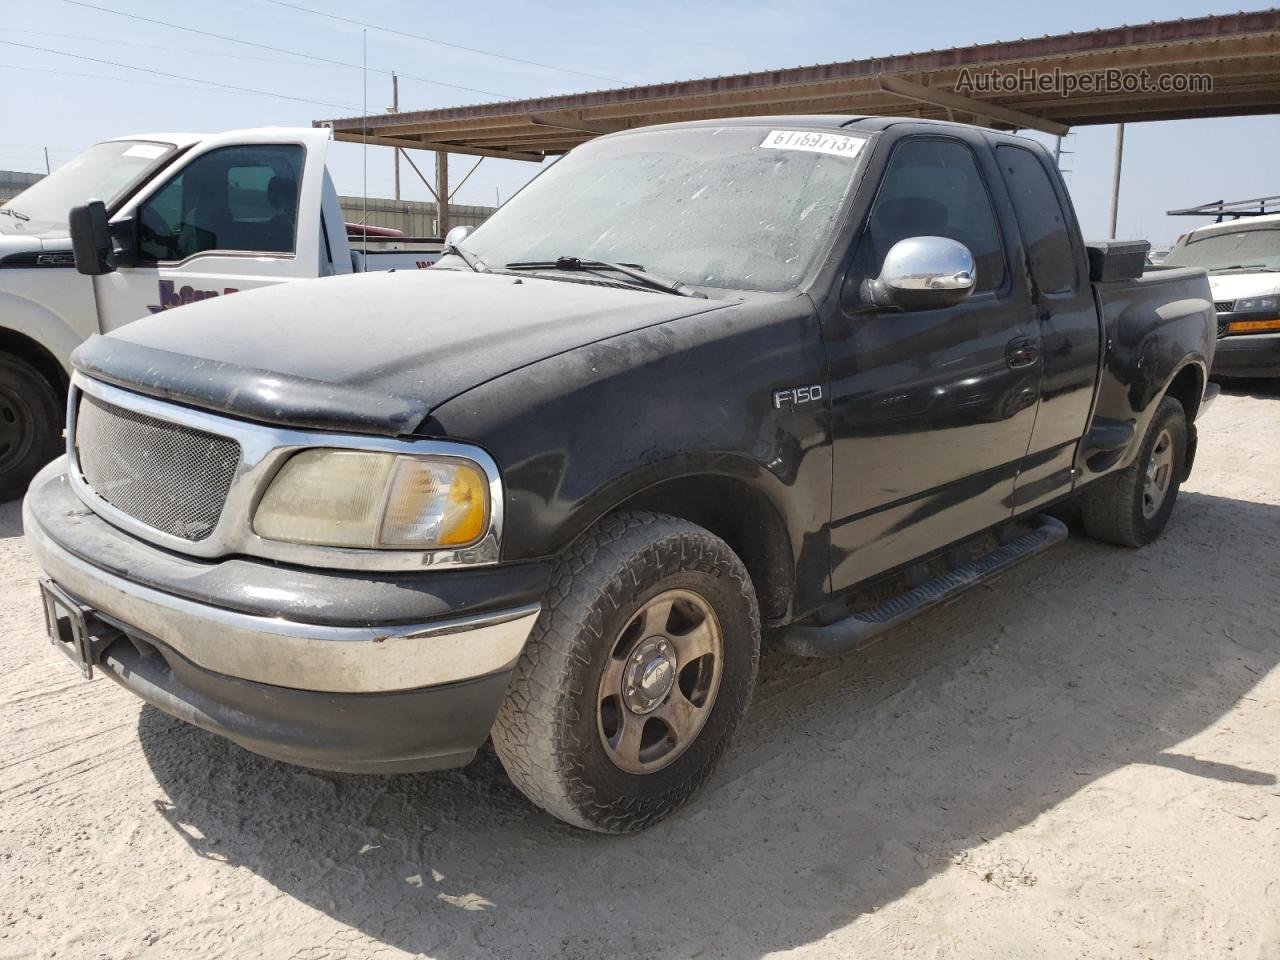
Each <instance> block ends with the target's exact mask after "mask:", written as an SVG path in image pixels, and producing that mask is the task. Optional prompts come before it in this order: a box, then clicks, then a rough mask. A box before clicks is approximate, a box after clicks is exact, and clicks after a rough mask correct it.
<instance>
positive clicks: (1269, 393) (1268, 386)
mask: <svg viewBox="0 0 1280 960" xmlns="http://www.w3.org/2000/svg"><path fill="white" fill-rule="evenodd" d="M1211 379H1212V380H1213V382H1214V383H1216V384H1217V385H1218V386H1220V387H1222V392H1223V393H1225V394H1228V395H1231V396H1236V397H1258V398H1259V399H1262V400H1267V399H1276V398H1280V377H1265V378H1263V377H1254V378H1249V379H1239V378H1235V377H1221V378H1219V377H1212V378H1211Z"/></svg>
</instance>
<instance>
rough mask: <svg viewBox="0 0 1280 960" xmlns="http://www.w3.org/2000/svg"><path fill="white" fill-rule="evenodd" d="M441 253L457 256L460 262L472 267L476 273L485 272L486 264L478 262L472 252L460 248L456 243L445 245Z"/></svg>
mask: <svg viewBox="0 0 1280 960" xmlns="http://www.w3.org/2000/svg"><path fill="white" fill-rule="evenodd" d="M440 253H441V254H442V255H447V254H450V253H452V254H454V255H456V256H457V258H458V259H459V260H461V261H462V262H463V263H465V264H466V265H467V266H468V267H470V268H471V269H472V270H473V271H475V272H476V273H484V272H485V269H486V268H485V265H484V263H483V262H482V261H480V260H477V259H476V255H475V254H474V253H472V252H471V251H470V250H464V249H462V247H460V246H458V245H457V244H456V243H446V244H445V245H444V249H443V250H441V251H440Z"/></svg>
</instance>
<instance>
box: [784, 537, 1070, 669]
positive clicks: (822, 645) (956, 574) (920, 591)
mask: <svg viewBox="0 0 1280 960" xmlns="http://www.w3.org/2000/svg"><path fill="white" fill-rule="evenodd" d="M1029 522H1030V523H1031V524H1032V528H1033V529H1031V530H1030V531H1028V532H1027V533H1024V534H1022V535H1021V536H1019V537H1015V538H1014V539H1013V540H1010V541H1009V542H1008V543H1006V544H1005V545H1004V546H1002V547H998V548H996V549H995V550H992V551H991V552H990V553H987V554H984V555H982V556H981V557H978V558H977V559H976V560H969V561H966V562H965V563H962V564H960V565H959V566H957V567H954V568H952V569H951V570H949V571H948V572H947V573H944V574H941V575H940V576H937V577H934V578H933V579H932V580H930V581H928V582H927V583H922V584H921V585H920V586H918V587H915V588H914V589H911V590H908V591H906V592H905V593H900V594H898V595H897V596H896V597H891V598H890V599H888V600H886V601H884V603H882V604H880V605H879V606H877V607H874V608H872V609H870V610H866V611H863V612H862V613H856V614H853V615H851V616H848V617H845V618H844V619H843V620H837V621H836V622H835V623H828V624H824V625H821V626H806V625H803V624H792V625H790V626H787V627H783V628H782V629H781V630H779V631H778V632H777V633H776V634H774V638H775V640H776V641H777V642H778V643H779V644H781V645H782V648H783V649H784V650H786V651H787V652H789V653H792V654H795V655H796V656H798V657H835V656H840V655H841V654H845V653H852V652H853V651H855V650H858V649H859V648H861V647H865V646H867V645H868V644H869V643H871V642H872V641H873V640H877V639H879V638H880V637H881V636H883V635H884V634H886V633H888V632H889V631H890V630H893V629H894V628H895V627H899V626H901V625H902V624H904V623H906V622H907V621H908V620H910V619H911V618H912V617H915V616H917V615H919V614H921V613H924V612H925V611H926V610H930V609H932V608H933V607H936V606H938V605H939V604H941V603H945V602H946V601H947V600H951V599H952V598H954V597H956V596H957V595H958V594H960V593H963V592H964V591H965V590H968V589H969V588H970V587H972V586H975V585H977V584H979V583H982V582H983V581H984V580H989V579H990V578H992V577H994V576H997V575H998V574H1001V573H1004V571H1006V570H1008V569H1009V568H1010V567H1012V566H1013V565H1014V564H1016V563H1019V562H1021V561H1023V560H1026V559H1027V558H1028V557H1033V556H1035V555H1036V554H1037V553H1041V552H1042V551H1044V550H1047V549H1049V548H1050V547H1051V546H1053V545H1054V544H1055V543H1057V542H1058V541H1059V540H1063V539H1065V538H1066V536H1067V527H1066V525H1065V524H1064V523H1062V521H1060V520H1057V519H1056V518H1054V517H1051V516H1049V515H1048V514H1043V513H1042V514H1039V515H1037V516H1035V517H1033V518H1031V520H1030V521H1029Z"/></svg>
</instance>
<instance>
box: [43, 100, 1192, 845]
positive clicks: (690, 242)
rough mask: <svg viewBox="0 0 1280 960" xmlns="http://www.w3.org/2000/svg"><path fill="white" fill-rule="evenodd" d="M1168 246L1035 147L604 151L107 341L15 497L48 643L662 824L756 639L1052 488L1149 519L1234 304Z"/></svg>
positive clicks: (1001, 545)
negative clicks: (1104, 222)
mask: <svg viewBox="0 0 1280 960" xmlns="http://www.w3.org/2000/svg"><path fill="white" fill-rule="evenodd" d="M73 222H78V223H79V226H78V227H75V228H73V233H74V235H75V244H76V251H77V258H78V261H79V265H80V267H81V269H82V270H85V271H88V272H98V271H101V270H110V269H111V259H112V256H113V253H112V249H111V246H110V241H109V240H108V239H106V238H107V236H108V234H107V232H106V230H105V226H104V225H103V224H100V223H97V221H96V220H95V217H94V215H93V211H92V210H91V209H87V208H86V209H82V210H79V211H77V212H76V213H75V214H74V215H73ZM95 230H96V231H98V232H97V233H95ZM1135 251H1136V254H1135ZM1141 262H1142V250H1141V248H1140V247H1137V248H1134V247H1132V246H1130V247H1125V246H1123V245H1121V246H1115V245H1113V246H1110V247H1108V246H1106V245H1102V246H1097V247H1089V248H1086V245H1085V244H1084V243H1083V242H1082V241H1081V238H1080V232H1079V228H1078V226H1077V224H1076V220H1075V216H1074V214H1073V212H1072V208H1071V204H1070V202H1069V200H1068V197H1067V194H1066V191H1065V189H1064V187H1063V184H1062V182H1061V180H1060V178H1059V176H1058V174H1057V171H1056V170H1055V168H1054V165H1053V163H1052V161H1051V159H1050V157H1049V156H1048V154H1047V153H1046V152H1045V151H1044V150H1043V149H1042V148H1041V147H1040V146H1038V145H1037V144H1036V143H1034V142H1031V141H1029V140H1026V139H1022V138H1019V137H1016V136H1013V135H1009V134H1004V133H998V132H994V131H991V130H985V129H978V128H973V127H967V126H963V125H958V124H945V123H930V122H923V121H916V120H900V119H892V118H855V117H830V116H820V117H766V118H755V119H748V120H727V121H723V122H702V123H687V124H677V125H671V126H661V127H650V128H644V129H639V130H634V131H628V132H624V133H619V134H615V135H611V136H607V137H602V138H599V139H596V140H593V141H591V142H590V143H588V144H586V145H584V146H582V147H579V148H578V149H576V150H574V151H573V152H571V153H570V154H568V155H567V156H565V157H564V158H563V159H561V160H559V161H558V162H557V163H555V164H554V165H551V166H550V167H549V169H548V170H547V171H546V172H544V173H543V174H542V175H541V176H539V177H538V178H536V179H535V180H534V181H533V182H532V183H531V184H530V185H529V186H527V187H526V188H525V189H524V190H523V191H522V192H521V193H519V194H518V195H517V196H515V197H514V198H512V200H511V201H510V202H509V203H508V204H507V205H506V206H504V207H503V208H502V209H501V210H499V211H498V212H497V213H496V214H495V215H494V216H493V218H492V219H491V220H489V221H488V222H487V223H486V224H484V225H483V226H482V227H480V228H479V229H478V230H476V231H475V232H474V233H471V234H469V235H467V234H462V233H458V232H455V234H454V235H452V236H451V237H450V241H449V247H448V253H447V255H446V256H445V257H444V258H443V259H442V260H441V261H440V262H439V264H438V265H437V266H435V267H434V268H433V269H431V270H429V271H421V272H411V273H387V274H381V275H365V276H360V277H352V278H334V279H325V280H316V281H308V282H304V283H298V284H290V285H285V286H280V287H276V288H272V289H266V290H262V291H255V292H251V293H246V294H241V295H239V296H236V297H225V298H218V299H216V300H212V301H206V302H204V303H200V304H195V305H192V306H189V307H186V308H184V309H183V310H181V311H177V312H171V313H166V314H163V315H157V316H156V317H153V318H150V319H147V320H142V321H139V322H137V323H134V324H131V325H129V326H127V327H125V328H123V329H121V330H120V331H118V332H115V333H112V334H110V335H108V336H105V337H97V338H94V339H92V340H90V341H89V342H87V343H86V344H85V345H83V346H82V347H81V348H80V349H79V350H78V351H77V353H76V355H75V357H74V364H75V368H76V373H75V376H74V380H73V384H72V390H71V396H70V400H69V411H70V412H69V418H68V428H67V440H68V449H67V456H66V457H65V458H63V459H61V460H59V461H58V462H56V463H54V464H52V465H50V466H49V467H48V468H47V469H46V470H45V471H44V472H43V473H42V474H41V475H40V476H39V477H37V479H36V480H35V481H34V483H33V484H32V486H31V489H30V491H29V493H28V496H27V499H26V503H25V510H24V518H25V523H26V533H27V537H28V540H29V542H30V545H31V548H32V550H33V552H34V553H35V555H36V557H37V559H38V560H39V562H40V564H41V565H42V566H43V568H44V570H45V571H46V573H47V575H48V579H46V580H44V581H43V582H42V592H43V600H44V604H45V610H46V614H47V618H48V624H49V628H50V633H51V637H52V639H53V642H54V643H55V645H57V646H58V647H59V648H60V649H63V650H64V651H65V652H67V653H68V654H69V655H70V656H71V657H72V658H73V659H74V660H75V661H76V663H77V664H78V665H79V667H80V669H81V670H82V671H83V672H84V673H85V674H86V675H87V676H92V674H93V672H94V670H95V669H96V670H98V671H100V672H102V673H104V674H106V675H107V676H108V677H110V678H111V679H113V680H115V681H116V682H117V683H120V684H122V685H123V686H125V687H127V688H129V689H130V690H132V691H134V692H135V693H136V694H138V695H139V696H140V697H142V698H143V699H144V700H146V701H148V702H149V703H151V704H153V705H155V706H156V707H158V708H159V709H161V710H163V711H166V712H168V713H170V714H173V715H174V716H177V717H181V718H183V719H185V720H188V721H190V722H192V723H194V724H197V725H199V726H201V727H203V728H205V729H207V730H211V731H214V732H217V733H219V734H222V735H224V736H226V737H229V738H230V739H232V740H234V741H236V742H237V743H240V744H242V745H243V746H245V747H247V748H248V749H250V750H254V751H257V752H259V753H262V754H265V755H267V756H271V757H276V758H280V759H283V760H286V761H290V762H294V763H299V764H304V765H308V766H312V767H317V768H325V769H331V770H339V771H357V772H394V771H407V770H424V769H431V768H438V767H447V766H453V765H460V764H464V763H466V762H468V761H469V760H470V759H471V758H472V756H473V755H474V754H475V752H476V750H477V748H479V747H480V746H481V745H482V744H483V743H484V742H485V740H486V739H487V738H489V737H490V736H491V737H492V740H493V744H494V746H495V748H496V750H497V753H498V756H499V757H500V758H501V760H502V762H503V764H504V765H505V767H506V769H507V771H508V772H509V774H510V776H511V778H512V780H513V781H514V782H515V783H516V785H517V786H518V787H519V788H520V789H521V790H522V791H524V792H525V793H526V794H527V795H528V796H529V797H530V798H531V799H532V800H533V801H534V802H535V803H537V804H539V805H541V806H542V807H544V808H545V809H547V810H548V811H550V812H551V813H553V814H554V815H556V816H557V817H560V818H562V819H564V820H566V821H568V822H570V823H573V824H577V825H579V826H582V827H587V828H590V829H595V830H600V831H606V832H621V831H626V830H634V829H638V828H640V827H643V826H645V825H646V824H649V823H651V822H652V821H654V820H655V819H657V818H658V817H661V816H663V815H664V814H666V813H668V812H669V811H671V810H673V809H674V808H676V807H677V806H679V805H680V804H681V803H683V802H684V801H685V800H686V799H687V798H688V797H689V796H690V795H691V794H692V793H693V792H694V791H695V790H696V789H697V788H698V786H699V785H700V784H701V783H702V782H703V781H704V780H705V779H706V778H707V776H708V774H709V773H710V771H711V769H712V768H713V766H714V764H715V762H716V760H717V759H718V758H719V757H720V756H721V754H723V753H724V751H725V749H726V748H727V746H728V744H729V741H730V739H731V738H732V736H733V733H734V730H735V728H736V727H737V726H738V724H739V721H740V720H741V719H742V717H743V713H744V711H745V710H746V708H747V703H748V700H749V699H750V696H751V691H752V686H753V683H754V680H755V675H756V666H757V660H758V655H759V648H760V643H761V636H762V633H763V635H764V636H765V638H766V639H767V640H772V642H775V643H777V644H779V645H781V646H782V647H784V648H786V649H788V650H790V651H791V652H793V653H796V654H800V655H805V656H820V655H827V654H840V653H844V652H847V651H850V650H853V649H856V648H858V647H859V646H861V645H863V644H865V643H867V642H869V641H871V640H873V639H875V638H877V637H879V636H881V635H882V634H883V633H884V632H885V631H886V630H888V629H890V628H892V627H893V626H895V625H896V624H898V623H900V622H902V621H903V620H904V619H905V618H907V617H909V616H912V615H914V614H916V613H919V612H920V611H922V610H925V609H928V608H929V607H931V606H933V605H935V604H937V603H940V602H942V601H944V600H946V599H948V598H950V597H952V596H954V595H955V594H956V593H957V592H958V591H960V590H962V589H964V588H965V587H967V586H969V585H971V584H973V583H976V582H978V581H980V580H982V579H983V578H985V577H989V576H991V575H993V574H995V573H998V572H999V571H1001V570H1003V569H1005V568H1007V567H1008V566H1009V565H1010V564H1012V563H1015V562H1017V561H1018V560H1021V559H1023V558H1025V557H1028V556H1031V555H1034V554H1035V553H1037V552H1039V551H1040V550H1043V549H1044V548H1045V547H1047V546H1049V545H1050V544H1052V543H1054V542H1055V541H1057V540H1059V539H1061V538H1062V537H1063V536H1064V535H1065V534H1066V528H1065V527H1064V526H1063V525H1062V524H1061V523H1060V522H1059V521H1058V520H1056V519H1053V518H1052V517H1051V516H1049V515H1047V514H1045V512H1044V511H1045V509H1046V508H1047V507H1049V506H1050V505H1053V504H1055V503H1058V502H1060V501H1063V500H1064V499H1066V498H1069V497H1078V498H1079V500H1080V502H1081V504H1082V506H1081V512H1082V515H1083V523H1084V527H1085V529H1086V530H1087V531H1088V532H1089V533H1090V534H1091V535H1093V536H1096V537H1099V538H1101V539H1104V540H1107V541H1110V542H1112V543H1117V544H1123V545H1128V546H1140V545H1142V544H1144V543H1146V542H1148V541H1149V540H1151V539H1152V538H1153V537H1156V536H1157V535H1159V533H1160V532H1161V530H1162V529H1163V527H1164V526H1165V524H1166V522H1167V521H1168V519H1169V515H1170V512H1171V511H1172V509H1173V506H1174V500H1175V498H1176V496H1177V493H1178V486H1179V483H1180V482H1181V481H1183V480H1184V479H1185V478H1186V476H1187V474H1188V472H1189V471H1190V469H1191V465H1192V460H1193V458H1194V456H1195V450H1196V427H1195V421H1196V417H1197V415H1198V414H1200V413H1201V412H1202V410H1203V409H1204V407H1205V405H1206V402H1207V401H1208V400H1209V399H1211V398H1212V396H1213V388H1207V387H1206V372H1207V370H1208V369H1209V366H1210V364H1211V363H1212V359H1213V350H1214V343H1215V326H1214V313H1213V305H1212V303H1211V297H1210V293H1209V285H1208V281H1207V279H1206V276H1205V274H1204V273H1203V272H1202V271H1198V270H1168V271H1161V272H1159V273H1151V274H1147V275H1145V276H1144V275H1142V268H1141ZM1135 264H1136V265H1137V266H1136V268H1135V266H1134V265H1135Z"/></svg>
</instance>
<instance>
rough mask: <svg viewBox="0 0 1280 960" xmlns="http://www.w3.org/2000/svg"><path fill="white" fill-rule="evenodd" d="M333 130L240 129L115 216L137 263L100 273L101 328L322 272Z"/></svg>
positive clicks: (202, 149)
mask: <svg viewBox="0 0 1280 960" xmlns="http://www.w3.org/2000/svg"><path fill="white" fill-rule="evenodd" d="M328 136H329V134H328V131H327V130H314V131H312V130H279V131H272V130H263V131H252V132H248V133H246V132H245V131H238V132H237V133H235V134H230V135H225V136H221V137H210V138H209V139H207V140H204V141H202V142H201V143H199V144H197V146H196V147H194V148H193V149H192V150H191V151H190V152H189V153H188V154H187V155H186V156H185V157H183V159H182V160H181V161H180V162H179V163H178V164H176V165H175V166H174V167H173V168H170V169H169V170H166V171H165V173H164V175H163V176H161V177H158V178H157V180H156V182H155V183H154V184H149V185H148V186H147V188H145V189H144V190H143V191H141V192H140V193H139V195H138V197H137V198H136V199H135V200H133V201H131V202H130V203H129V204H128V205H127V207H126V208H124V209H122V210H121V211H120V212H119V213H118V214H117V216H116V218H115V219H118V220H119V219H130V218H131V219H133V221H134V223H135V225H136V237H137V243H136V245H137V252H138V257H137V263H136V264H135V265H133V266H121V267H120V268H119V269H118V270H116V271H115V272H113V273H108V274H104V275H103V276H100V277H96V278H95V281H94V282H95V286H96V292H97V299H98V315H99V317H100V319H101V322H102V329H103V330H104V331H105V330H112V329H115V328H116V327H119V326H122V325H124V324H126V323H129V322H130V321H132V320H137V319H139V318H140V317H145V316H148V315H150V314H153V313H160V312H161V311H163V310H170V309H173V308H175V307H180V306H183V305H184V304H187V303H194V302H196V301H198V300H204V299H207V298H209V297H214V296H225V295H226V294H229V293H236V292H238V291H241V290H248V289H251V288H253V287H259V286H263V285H265V284H269V283H279V282H281V281H284V280H298V279H304V278H308V277H316V276H319V274H320V252H321V251H320V245H321V236H320V200H321V191H322V185H323V181H324V176H325V167H324V164H325V152H326V147H327V143H328Z"/></svg>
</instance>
